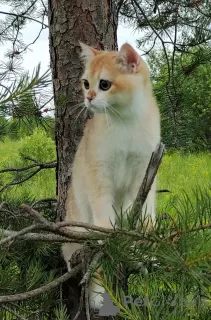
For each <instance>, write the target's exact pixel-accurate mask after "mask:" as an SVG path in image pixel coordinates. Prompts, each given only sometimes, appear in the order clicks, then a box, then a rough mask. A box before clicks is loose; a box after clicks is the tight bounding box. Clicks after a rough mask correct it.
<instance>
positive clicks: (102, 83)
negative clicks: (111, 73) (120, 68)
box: [99, 80, 111, 91]
mask: <svg viewBox="0 0 211 320" xmlns="http://www.w3.org/2000/svg"><path fill="white" fill-rule="evenodd" d="M99 87H100V89H101V90H103V91H107V90H108V89H110V88H111V81H109V80H100V85H99Z"/></svg>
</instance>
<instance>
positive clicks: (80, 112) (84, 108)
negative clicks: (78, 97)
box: [73, 107, 87, 126]
mask: <svg viewBox="0 0 211 320" xmlns="http://www.w3.org/2000/svg"><path fill="white" fill-rule="evenodd" d="M86 109H87V108H86V107H83V108H82V110H80V111H79V113H78V116H77V117H76V119H75V122H74V124H73V126H75V124H76V122H77V120H78V119H79V117H80V115H81V114H82V112H83V111H84V110H86Z"/></svg>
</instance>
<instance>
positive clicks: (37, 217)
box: [20, 204, 49, 224]
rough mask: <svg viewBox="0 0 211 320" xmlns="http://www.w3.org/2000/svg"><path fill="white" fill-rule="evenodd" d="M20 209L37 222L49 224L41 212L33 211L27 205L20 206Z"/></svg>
mask: <svg viewBox="0 0 211 320" xmlns="http://www.w3.org/2000/svg"><path fill="white" fill-rule="evenodd" d="M20 209H22V210H24V211H26V212H27V213H28V214H29V215H30V216H31V217H33V218H34V219H35V220H36V221H37V222H39V223H43V224H49V222H48V220H47V219H45V218H44V217H43V216H42V215H41V214H40V213H39V212H37V211H36V210H34V209H32V208H31V207H29V206H28V205H26V204H22V205H21V206H20Z"/></svg>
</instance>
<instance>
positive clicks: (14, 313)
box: [0, 304, 28, 320]
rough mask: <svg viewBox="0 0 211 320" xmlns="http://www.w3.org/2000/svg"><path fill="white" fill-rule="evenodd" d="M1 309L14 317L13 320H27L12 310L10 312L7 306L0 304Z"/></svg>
mask: <svg viewBox="0 0 211 320" xmlns="http://www.w3.org/2000/svg"><path fill="white" fill-rule="evenodd" d="M0 307H1V308H3V309H5V310H6V311H8V312H9V313H11V314H13V315H14V316H15V319H17V320H28V319H26V318H23V317H22V316H20V315H19V314H17V313H16V312H15V311H14V310H12V309H11V308H9V307H8V306H6V305H5V304H1V306H0Z"/></svg>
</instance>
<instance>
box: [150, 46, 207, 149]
mask: <svg viewBox="0 0 211 320" xmlns="http://www.w3.org/2000/svg"><path fill="white" fill-rule="evenodd" d="M202 52H203V57H204V63H203V64H202V63H201V62H200V64H199V65H198V62H197V61H198V55H199V54H200V56H201V55H202ZM209 56H210V48H209V47H204V49H203V50H202V48H201V49H200V51H195V50H193V51H192V52H191V53H190V54H189V55H186V56H185V57H183V58H181V56H180V55H177V54H176V55H175V57H174V77H173V79H171V80H170V84H168V85H167V82H168V67H167V65H166V59H165V55H164V53H163V52H158V53H154V54H151V57H150V59H149V64H150V66H151V69H152V79H153V83H154V92H155V95H156V97H157V100H158V104H159V108H160V110H161V128H162V138H163V141H164V143H165V144H166V146H167V147H168V148H183V149H188V150H191V151H199V150H207V149H210V146H211V93H210V92H211V90H210V87H211V80H210V72H211V67H210V58H209ZM201 59H202V58H201Z"/></svg>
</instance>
